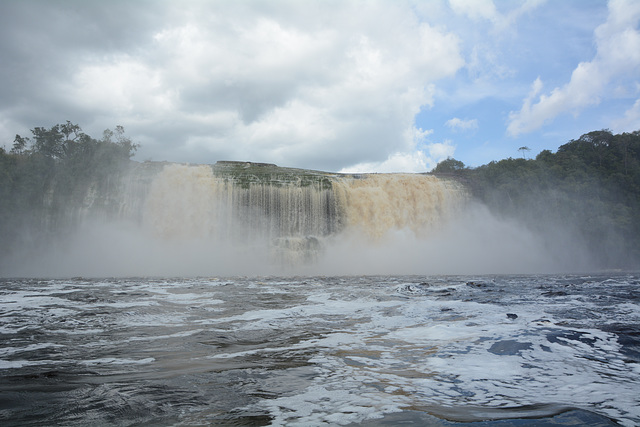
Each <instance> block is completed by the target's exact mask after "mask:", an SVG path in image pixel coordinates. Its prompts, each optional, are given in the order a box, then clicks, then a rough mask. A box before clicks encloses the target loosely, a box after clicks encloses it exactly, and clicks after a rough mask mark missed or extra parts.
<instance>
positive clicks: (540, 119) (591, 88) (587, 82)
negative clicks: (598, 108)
mask: <svg viewBox="0 0 640 427" xmlns="http://www.w3.org/2000/svg"><path fill="white" fill-rule="evenodd" d="M638 20H640V2H637V1H633V0H612V1H610V2H609V16H608V18H607V21H606V22H605V23H604V24H602V25H600V26H599V27H598V28H597V29H596V30H595V42H596V46H597V53H596V56H595V57H594V58H593V60H591V61H590V62H582V63H580V64H578V66H577V67H576V68H575V70H574V71H573V73H572V74H571V79H570V81H569V82H568V83H567V84H565V85H564V86H562V87H556V88H554V89H553V90H552V91H551V93H549V94H541V95H540V96H539V98H538V99H537V101H536V97H537V96H538V94H539V93H540V91H541V88H542V82H541V80H540V79H539V78H538V79H537V80H536V81H535V82H534V84H533V89H532V92H531V93H530V94H529V96H528V97H527V98H526V99H525V100H524V103H523V106H522V108H521V109H520V111H517V112H511V113H510V114H509V122H508V126H507V133H508V134H509V135H511V136H518V135H520V134H523V133H527V132H531V131H533V130H536V129H539V128H540V127H542V126H543V125H544V124H546V123H548V122H550V121H551V120H553V119H554V118H556V117H557V116H558V115H560V114H563V113H567V112H572V113H574V114H578V113H579V112H580V111H581V110H582V109H584V108H586V107H588V106H591V105H596V104H598V103H599V102H600V98H601V97H603V96H606V95H607V88H608V85H609V83H610V82H611V81H612V80H614V79H616V78H624V77H629V76H630V77H631V78H634V77H635V76H637V73H638V68H639V67H640V32H639V31H638V29H637V26H638Z"/></svg>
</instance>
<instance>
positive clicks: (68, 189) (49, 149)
mask: <svg viewBox="0 0 640 427" xmlns="http://www.w3.org/2000/svg"><path fill="white" fill-rule="evenodd" d="M137 148H138V145H137V144H135V143H133V142H132V141H131V139H130V138H128V137H127V136H126V135H125V131H124V128H123V127H122V126H116V128H115V130H111V129H107V130H105V131H104V132H103V134H102V137H101V138H100V139H96V138H93V137H91V136H89V135H87V134H86V133H84V132H83V131H82V128H81V127H80V126H79V125H77V124H74V123H72V122H70V121H67V122H66V123H63V124H56V125H54V126H52V127H50V128H47V127H35V128H33V129H32V130H31V136H27V137H25V136H21V135H16V136H15V139H14V141H13V146H12V148H11V149H10V150H9V151H7V150H6V149H5V148H3V147H0V241H2V245H0V261H1V260H2V259H4V258H6V256H7V255H12V252H15V250H16V248H18V247H23V246H27V245H25V243H26V244H32V245H33V244H34V243H36V244H37V243H38V241H41V240H43V239H46V237H47V234H51V233H55V232H57V231H58V230H60V229H61V228H63V227H64V225H65V224H63V223H64V221H65V218H64V217H63V215H62V213H63V212H65V211H68V210H65V208H66V207H67V206H69V205H71V206H73V204H77V203H78V201H79V200H82V198H83V197H84V196H85V195H86V194H87V190H88V188H89V186H90V185H94V186H97V188H96V190H97V191H104V190H107V189H108V187H109V186H113V185H116V177H117V176H118V174H119V173H120V172H122V171H123V170H124V168H125V167H126V166H127V165H128V164H129V162H130V161H131V160H130V159H131V157H132V156H133V154H134V153H135V151H136V149H137ZM1 266H2V264H1V263H0V267H1Z"/></svg>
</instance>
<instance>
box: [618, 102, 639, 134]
mask: <svg viewBox="0 0 640 427" xmlns="http://www.w3.org/2000/svg"><path fill="white" fill-rule="evenodd" d="M636 130H640V99H638V100H636V102H635V103H634V104H633V107H631V108H629V109H628V110H627V111H625V113H624V117H622V118H621V119H618V120H615V121H614V122H613V131H614V132H616V133H620V132H633V131H636Z"/></svg>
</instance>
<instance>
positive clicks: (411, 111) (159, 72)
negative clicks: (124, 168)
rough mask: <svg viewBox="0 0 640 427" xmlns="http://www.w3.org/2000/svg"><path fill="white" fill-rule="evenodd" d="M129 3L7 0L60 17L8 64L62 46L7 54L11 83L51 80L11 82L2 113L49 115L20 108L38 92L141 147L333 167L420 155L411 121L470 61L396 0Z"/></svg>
mask: <svg viewBox="0 0 640 427" xmlns="http://www.w3.org/2000/svg"><path fill="white" fill-rule="evenodd" d="M127 4H129V2H122V3H118V4H117V5H116V6H115V9H116V10H115V11H112V12H109V11H108V10H107V9H106V8H104V7H102V6H99V5H96V4H94V3H93V2H91V3H85V2H77V3H73V2H71V3H63V4H56V5H55V6H51V5H48V3H47V2H25V4H24V5H21V4H20V2H16V3H15V4H13V5H12V9H13V10H9V9H10V8H7V11H8V12H11V13H9V15H13V16H14V17H15V16H16V15H20V14H21V15H25V17H26V16H27V15H29V12H31V13H34V15H38V16H47V15H48V14H49V12H47V10H49V11H50V12H51V13H54V14H55V16H56V17H57V18H59V21H56V22H53V23H52V22H48V21H46V20H44V21H42V22H41V24H42V27H38V26H37V25H34V26H33V27H30V26H29V25H26V29H25V32H24V37H25V38H24V40H23V41H21V42H23V43H24V44H25V46H24V47H25V50H20V51H19V52H18V53H16V55H18V56H20V58H19V60H18V61H16V62H15V64H24V63H25V62H26V61H28V60H29V59H28V58H27V56H26V54H25V52H26V51H27V50H28V49H29V48H30V46H31V45H30V43H32V42H33V43H34V44H35V43H36V42H38V41H40V42H41V41H42V40H45V39H48V42H47V45H51V46H52V49H51V51H52V52H53V51H58V52H60V53H59V54H58V55H57V56H56V55H54V54H52V55H51V56H48V57H47V58H43V60H44V61H45V62H46V63H47V64H49V68H50V69H51V70H52V71H54V72H52V73H50V74H42V72H41V70H42V68H38V67H34V68H33V69H27V70H25V71H24V72H22V73H20V72H18V71H17V68H15V67H14V68H13V69H11V67H8V66H6V65H5V66H3V69H4V70H5V71H7V70H8V71H7V73H6V74H5V76H4V77H6V78H7V80H5V81H8V82H11V81H15V82H23V83H22V84H23V85H25V83H24V82H27V83H26V85H28V84H29V82H30V81H33V82H34V83H37V86H36V87H42V88H44V87H46V88H47V91H46V93H45V92H44V91H42V92H40V93H39V94H38V93H32V91H30V90H29V88H28V87H25V89H24V91H22V92H21V93H9V94H8V95H9V96H7V97H6V98H4V101H0V117H1V118H2V120H0V123H8V125H12V126H16V125H17V124H18V123H26V122H27V120H29V122H28V123H26V126H28V127H33V126H40V125H44V124H47V123H41V122H36V123H34V122H32V121H31V120H33V119H34V115H33V114H29V113H28V111H27V108H26V107H27V106H28V105H30V104H31V105H33V104H35V103H37V104H38V105H39V108H40V109H41V110H48V111H49V112H50V113H51V112H58V113H62V114H63V116H61V117H59V118H57V119H55V120H54V122H53V123H50V124H54V123H57V122H60V121H64V120H67V119H71V120H72V121H75V122H78V123H79V124H81V125H83V127H84V129H85V131H87V132H89V133H92V134H93V133H94V132H101V130H102V129H104V128H105V127H110V126H115V125H116V124H121V125H123V126H125V128H126V129H127V131H128V133H129V134H130V135H131V136H133V137H134V139H136V141H138V142H140V143H141V144H142V147H141V149H140V151H139V157H141V158H144V159H146V158H151V159H154V160H171V161H190V162H200V163H207V162H215V161H216V160H219V159H239V160H251V161H264V162H274V163H278V164H281V165H283V166H297V167H311V168H316V169H325V170H339V169H341V168H344V167H347V166H349V165H353V164H356V163H359V162H370V163H376V162H378V163H379V162H385V161H387V160H388V159H389V158H390V157H392V156H396V155H397V156H400V157H402V158H414V157H415V158H417V159H418V160H416V161H417V162H420V161H422V162H426V163H425V164H428V163H429V162H430V159H427V158H424V159H421V158H420V154H419V153H418V152H415V151H414V149H415V145H414V144H413V142H412V141H411V140H410V138H409V139H408V138H406V136H405V133H406V129H410V128H412V126H413V125H414V119H415V116H416V114H418V112H420V110H421V108H424V107H429V106H431V105H433V102H434V98H433V96H434V83H436V82H437V81H438V80H440V79H442V78H445V77H448V76H452V75H454V74H455V73H456V71H457V70H459V69H460V68H461V67H462V66H463V64H464V60H463V58H462V56H461V54H460V49H459V40H458V39H457V37H456V36H454V35H453V34H451V33H449V32H447V31H446V30H445V29H443V28H441V27H434V26H431V25H429V24H427V23H425V22H421V21H419V19H418V18H417V17H416V16H415V13H414V11H413V9H412V8H411V6H410V4H409V3H404V2H369V1H351V2H330V4H327V3H308V2H304V3H300V2H288V1H278V2H269V3H267V2H258V3H253V2H250V3H246V2H227V1H213V2H188V3H180V4H177V3H175V2H151V3H144V5H145V6H146V8H147V9H153V10H154V13H153V16H154V17H155V18H156V19H155V20H149V19H147V18H145V16H146V15H145V12H146V11H145V10H144V8H141V7H139V6H135V7H134V6H131V8H127V6H126V5H127ZM70 5H73V7H71V6H70ZM36 10H37V12H38V13H37V14H35V11H36ZM115 12H117V13H118V16H119V17H120V19H121V22H120V23H118V25H116V23H115V22H114V21H113V20H112V19H111V18H113V13H115ZM100 14H104V17H102V16H101V15H100ZM88 18H91V19H93V21H89V20H88ZM38 19H40V18H38ZM10 20H11V18H10V17H9V18H5V21H6V22H5V24H6V25H7V26H9V27H10V28H12V27H15V26H16V25H15V24H12V23H11V22H9V21H10ZM25 22H29V21H28V20H26V18H25V20H24V21H22V23H23V24H24V23H25ZM88 22H91V25H89V23H88ZM79 23H82V24H79ZM72 24H78V25H79V28H76V27H73V25H72ZM138 25H139V26H138ZM136 26H138V27H136ZM74 28H76V29H75V30H74ZM95 28H97V30H96V29H95ZM135 28H139V30H138V31H137V32H136V30H135ZM118 29H119V30H120V32H118V31H117V30H118ZM125 29H126V30H125ZM112 30H113V31H114V37H113V41H109V40H112V39H111V38H110V37H108V36H107V33H109V32H110V31H112ZM3 31H9V30H7V29H6V28H5V30H3ZM122 31H125V32H126V33H127V36H126V37H125V36H123V35H122ZM29 32H32V33H33V34H31V35H29ZM85 32H91V37H84V38H83V36H84V35H85ZM15 34H16V33H15V32H12V33H11V34H10V35H11V39H12V40H16V38H15ZM100 35H103V36H104V37H102V38H101V37H99V36H100ZM76 39H82V41H81V42H80V41H78V42H76V41H73V40H76ZM63 40H64V42H63ZM127 41H128V43H127ZM58 43H59V49H53V46H56V45H57V44H58ZM7 45H8V43H6V42H5V45H4V47H5V48H7V49H8V47H7ZM14 50H15V49H14ZM47 55H48V54H47ZM71 60H72V64H71V62H70V61H71ZM20 66H22V65H20ZM16 67H17V65H16ZM36 73H37V74H36ZM7 86H11V85H10V84H9V85H7ZM33 92H35V91H33ZM21 99H22V100H26V102H25V104H24V107H25V108H23V109H22V110H20V111H18V110H17V109H16V105H19V104H20V102H22V101H20V100H21ZM52 116H53V114H49V115H47V117H52ZM93 126H96V127H100V129H95V130H94V129H93V128H92V127H93ZM2 131H3V132H4V133H7V134H11V131H7V130H6V129H3V130H2ZM13 133H15V132H13ZM416 156H417V157H416Z"/></svg>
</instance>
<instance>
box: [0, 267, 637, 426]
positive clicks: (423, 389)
mask: <svg viewBox="0 0 640 427" xmlns="http://www.w3.org/2000/svg"><path fill="white" fill-rule="evenodd" d="M639 283H640V276H638V275H629V274H620V275H606V276H605V275H596V276H484V277H479V276H473V277H472V276H465V277H456V276H447V277H417V276H409V277H304V278H260V279H254V278H225V279H217V278H215V279H214V278H207V279H204V278H203V279H161V280H160V279H113V280H87V279H73V280H3V281H0V302H1V305H0V424H2V425H4V426H12V425H20V426H22V425H104V424H110V425H208V424H211V425H305V426H307V425H344V424H349V423H359V424H364V425H396V424H398V423H401V422H406V423H414V424H420V425H436V426H449V425H459V424H457V423H456V422H474V421H475V422H479V421H481V420H490V421H485V422H482V423H477V424H474V425H498V426H507V425H509V426H510V425H518V426H522V425H533V424H535V425H582V424H589V425H603V426H605V425H615V424H616V423H619V424H622V425H629V426H631V425H639V424H640V287H639V286H640V285H639ZM532 419H533V421H532Z"/></svg>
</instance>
